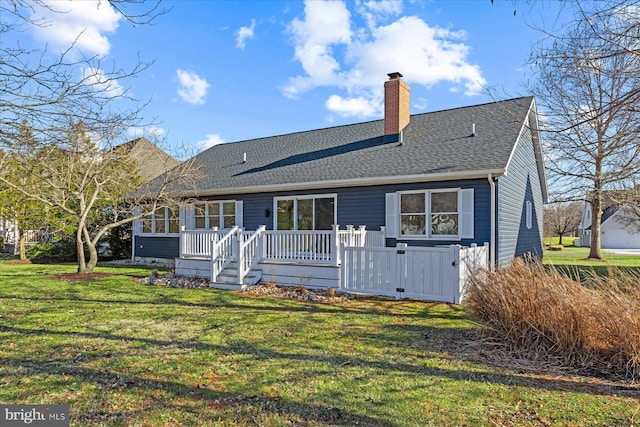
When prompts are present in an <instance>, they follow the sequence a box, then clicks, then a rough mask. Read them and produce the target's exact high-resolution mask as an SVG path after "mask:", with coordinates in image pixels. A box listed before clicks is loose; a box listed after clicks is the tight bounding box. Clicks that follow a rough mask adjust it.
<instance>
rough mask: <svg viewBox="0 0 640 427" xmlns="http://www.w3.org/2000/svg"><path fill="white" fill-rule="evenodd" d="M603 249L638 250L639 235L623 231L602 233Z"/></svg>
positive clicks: (639, 243)
mask: <svg viewBox="0 0 640 427" xmlns="http://www.w3.org/2000/svg"><path fill="white" fill-rule="evenodd" d="M602 237H603V238H602V247H603V248H604V249H640V234H632V233H628V232H626V231H624V230H607V231H605V232H604V233H602Z"/></svg>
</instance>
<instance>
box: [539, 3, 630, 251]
mask: <svg viewBox="0 0 640 427" xmlns="http://www.w3.org/2000/svg"><path fill="white" fill-rule="evenodd" d="M614 12H615V13H610V14H606V13H600V12H599V11H595V12H590V13H587V12H585V11H582V12H581V14H579V16H578V18H579V19H577V20H576V21H575V22H574V23H573V24H572V25H571V26H569V27H568V29H567V31H566V33H565V34H563V35H561V36H559V37H557V38H556V39H555V40H552V43H551V45H550V46H540V47H538V48H537V50H536V51H535V52H534V54H533V65H534V66H535V68H536V70H537V77H538V79H537V84H536V86H535V88H534V93H535V94H536V96H537V97H538V100H539V104H540V106H541V108H540V111H541V113H542V117H543V123H544V128H543V131H546V141H547V143H548V146H547V148H546V151H547V165H548V168H549V171H550V174H551V176H552V179H553V180H554V184H555V186H556V188H557V190H558V191H559V192H561V193H562V194H563V198H564V199H565V200H567V199H573V200H577V199H580V198H584V197H585V195H586V196H587V197H588V199H589V200H588V201H589V202H590V203H591V206H592V209H593V215H592V224H591V250H590V252H589V257H590V258H601V257H602V254H601V241H600V222H601V219H602V201H603V192H604V191H605V190H607V189H609V188H613V186H616V185H617V186H625V185H626V186H628V185H629V184H630V183H631V182H632V181H633V180H634V179H636V178H637V177H638V176H639V174H640V139H639V138H638V132H639V130H640V114H639V112H640V74H639V73H638V70H639V69H640V55H638V46H639V43H640V26H638V25H637V20H636V19H630V20H629V17H630V15H629V14H630V13H631V14H632V15H631V17H634V16H635V14H637V12H636V11H635V10H633V11H630V10H627V9H625V8H618V9H615V10H614Z"/></svg>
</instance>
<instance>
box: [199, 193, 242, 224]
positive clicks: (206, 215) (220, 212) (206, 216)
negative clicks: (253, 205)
mask: <svg viewBox="0 0 640 427" xmlns="http://www.w3.org/2000/svg"><path fill="white" fill-rule="evenodd" d="M211 203H218V204H219V207H218V216H219V218H220V219H219V221H218V225H213V226H212V225H211V224H209V220H210V218H209V216H210V215H209V204H211ZM223 203H233V209H234V212H233V216H234V219H233V221H234V223H236V222H237V209H238V203H237V200H198V201H193V202H191V203H190V204H189V205H190V208H191V209H189V212H190V216H191V218H190V219H189V223H190V227H189V229H191V230H212V229H213V228H214V227H217V228H218V230H224V229H225V228H224V215H223V212H224V205H223ZM202 204H204V208H205V210H204V219H205V228H196V213H195V212H196V209H195V206H196V205H202ZM227 216H231V215H227ZM207 226H208V227H207Z"/></svg>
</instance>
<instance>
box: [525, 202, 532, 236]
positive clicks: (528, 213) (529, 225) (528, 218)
mask: <svg viewBox="0 0 640 427" xmlns="http://www.w3.org/2000/svg"><path fill="white" fill-rule="evenodd" d="M525 206H526V213H525V223H526V226H527V230H531V228H532V227H533V203H531V200H527V201H526V202H525Z"/></svg>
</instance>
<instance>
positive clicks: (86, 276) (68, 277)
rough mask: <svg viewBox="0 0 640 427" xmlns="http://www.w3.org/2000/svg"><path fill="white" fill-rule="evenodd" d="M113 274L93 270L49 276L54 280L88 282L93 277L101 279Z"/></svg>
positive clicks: (93, 278)
mask: <svg viewBox="0 0 640 427" xmlns="http://www.w3.org/2000/svg"><path fill="white" fill-rule="evenodd" d="M111 276H115V274H114V273H103V272H98V273H96V272H93V273H65V274H55V275H53V276H49V278H50V279H55V280H64V281H66V282H88V281H90V280H95V279H103V278H105V277H111Z"/></svg>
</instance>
